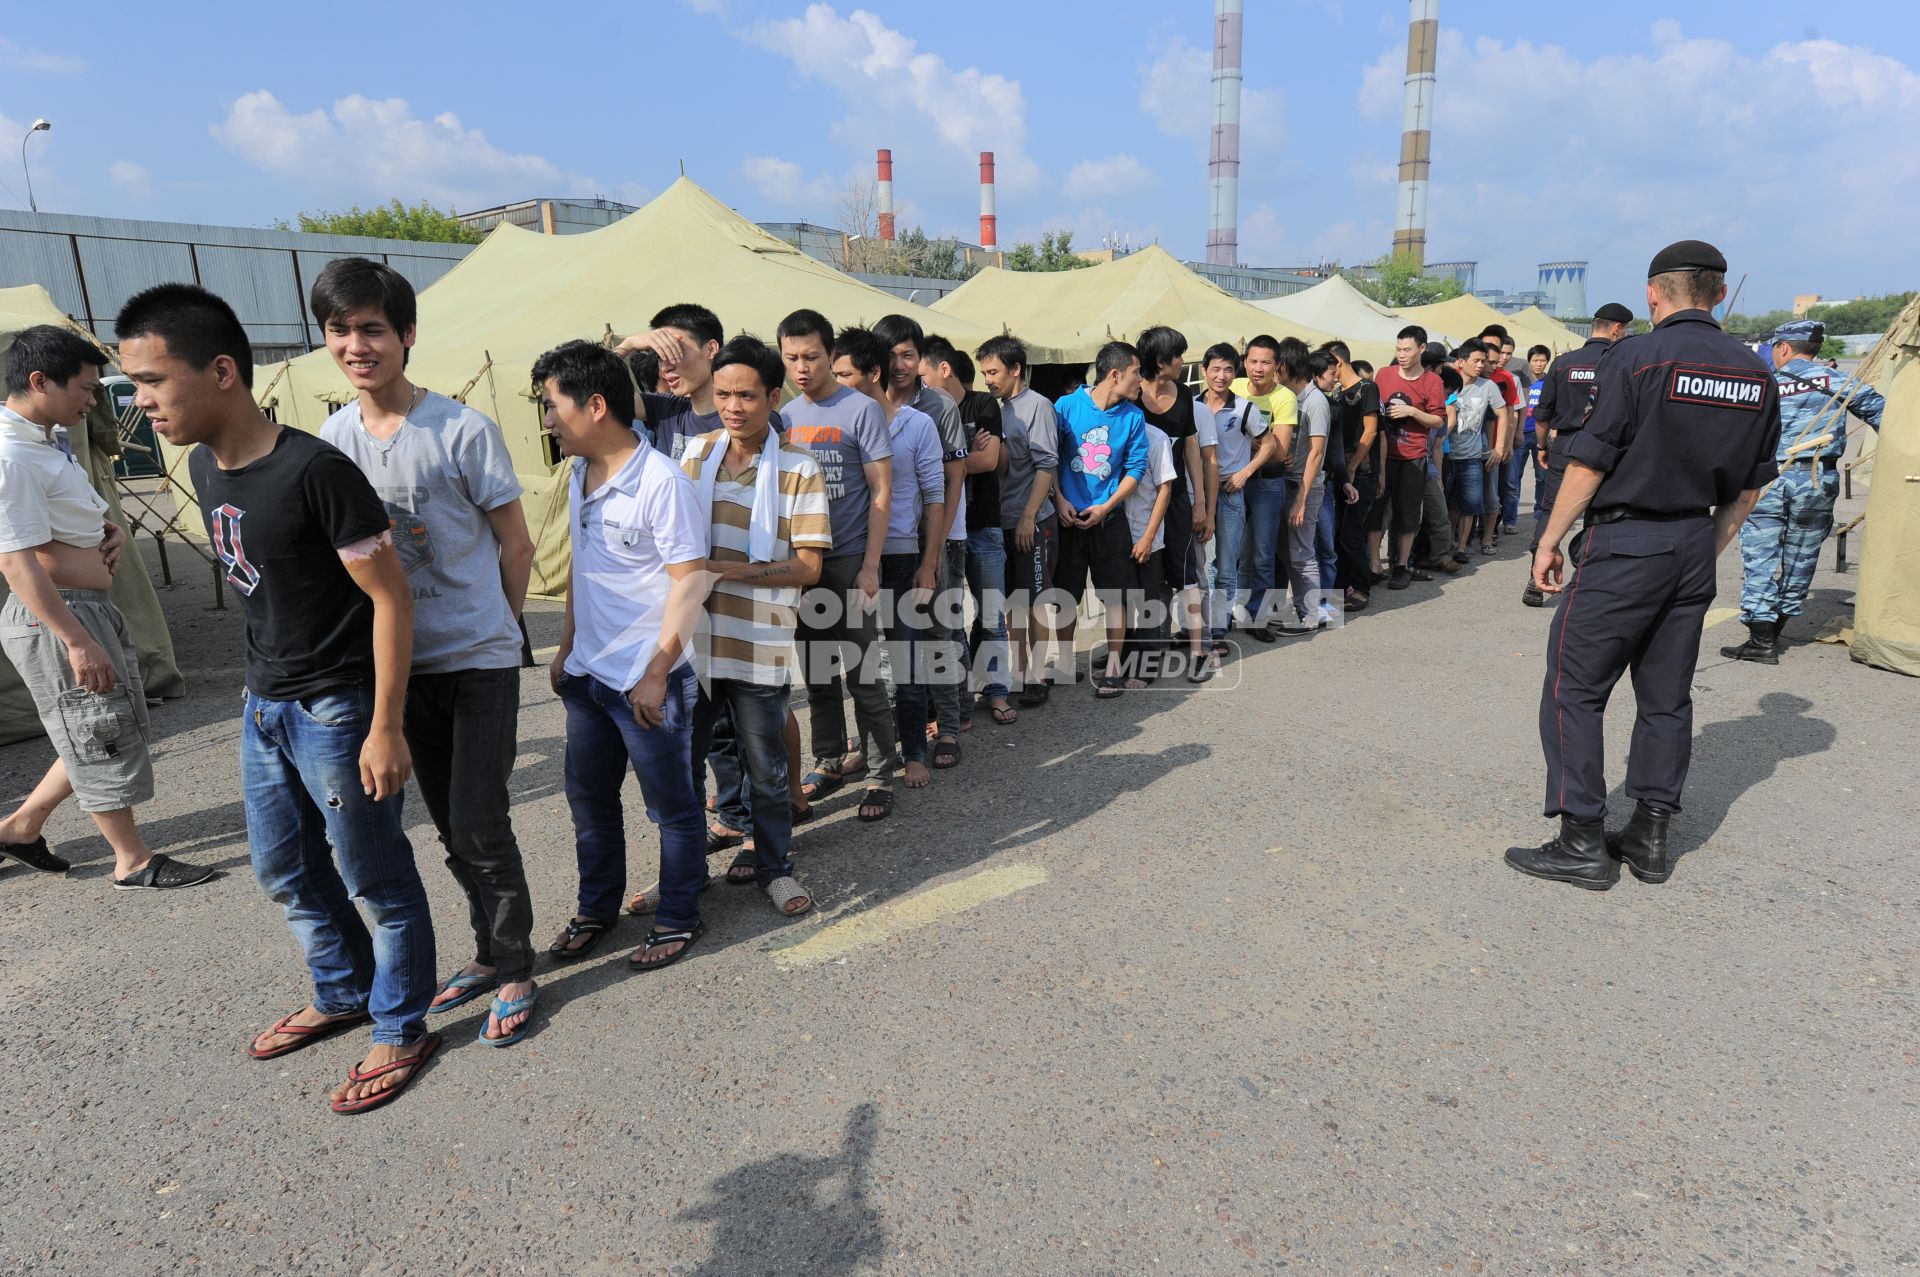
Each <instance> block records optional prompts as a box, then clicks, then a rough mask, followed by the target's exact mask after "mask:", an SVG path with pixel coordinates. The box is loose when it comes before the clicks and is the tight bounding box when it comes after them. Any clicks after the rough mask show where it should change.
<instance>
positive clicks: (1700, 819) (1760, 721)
mask: <svg viewBox="0 0 1920 1277" xmlns="http://www.w3.org/2000/svg"><path fill="white" fill-rule="evenodd" d="M1812 708H1813V702H1812V701H1809V700H1807V699H1806V698H1805V697H1802V696H1795V695H1794V694H1793V693H1792V692H1768V693H1767V694H1766V695H1764V696H1762V697H1761V698H1760V712H1759V713H1758V714H1748V715H1746V716H1745V717H1743V718H1730V719H1723V720H1721V721H1720V722H1716V723H1709V724H1707V727H1706V729H1705V730H1704V731H1702V732H1701V733H1700V734H1699V735H1698V736H1696V737H1694V738H1693V757H1694V758H1695V759H1699V760H1702V761H1704V762H1706V763H1707V766H1705V767H1699V768H1696V774H1695V775H1694V776H1693V777H1691V778H1690V781H1689V783H1688V785H1687V791H1686V807H1685V809H1684V810H1683V811H1682V812H1681V814H1680V816H1679V818H1678V819H1677V820H1675V821H1674V827H1673V859H1674V860H1675V861H1676V862H1677V861H1679V860H1680V859H1681V858H1682V857H1684V856H1686V855H1688V854H1689V853H1691V852H1694V851H1698V850H1699V849H1700V848H1702V847H1704V846H1706V845H1707V843H1709V842H1711V841H1712V840H1713V836H1714V835H1715V834H1717V833H1719V832H1720V826H1721V823H1722V822H1724V821H1725V820H1726V818H1727V813H1728V812H1729V811H1731V810H1732V809H1733V805H1734V804H1735V803H1737V802H1739V801H1740V799H1741V797H1742V796H1743V795H1744V794H1745V793H1746V792H1747V791H1748V790H1750V789H1752V788H1754V787H1755V786H1756V785H1759V784H1762V783H1763V782H1765V781H1767V780H1770V779H1772V777H1773V774H1774V772H1776V771H1778V770H1779V768H1780V765H1781V764H1782V763H1785V762H1788V761H1790V760H1792V759H1795V758H1805V757H1808V756H1810V755H1813V754H1824V753H1826V752H1827V751H1828V750H1829V749H1832V748H1833V746H1834V743H1835V741H1836V740H1838V738H1839V733H1838V732H1837V731H1835V730H1834V727H1833V724H1831V723H1829V722H1827V721H1826V720H1825V719H1822V718H1813V717H1811V716H1809V715H1808V713H1807V711H1808V710H1810V709H1812ZM1701 773H1704V774H1701ZM1612 800H1618V801H1619V802H1620V803H1622V804H1624V805H1625V807H1626V808H1627V809H1628V810H1631V808H1632V805H1633V804H1632V800H1631V799H1628V798H1627V797H1626V796H1625V789H1624V787H1623V786H1619V785H1616V786H1615V787H1614V790H1613V793H1612V795H1610V805H1612Z"/></svg>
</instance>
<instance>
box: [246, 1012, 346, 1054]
mask: <svg viewBox="0 0 1920 1277" xmlns="http://www.w3.org/2000/svg"><path fill="white" fill-rule="evenodd" d="M300 1010H301V1011H304V1010H306V1008H305V1007H302V1008H300ZM299 1014H300V1011H295V1012H293V1014H292V1015H287V1016H283V1017H281V1020H280V1023H278V1024H276V1025H274V1026H273V1027H272V1028H271V1029H268V1030H267V1032H268V1033H279V1034H288V1033H290V1034H293V1035H295V1036H294V1039H293V1041H291V1042H288V1043H286V1044H285V1045H284V1046H276V1047H270V1048H269V1049H267V1050H265V1051H258V1050H255V1049H254V1046H253V1043H251V1042H249V1043H247V1054H248V1055H249V1056H251V1057H253V1058H254V1059H256V1060H276V1059H279V1058H280V1057H281V1056H283V1055H290V1054H292V1053H293V1052H295V1051H298V1050H300V1049H301V1048H303V1047H309V1046H312V1045H313V1044H314V1043H315V1042H322V1041H325V1040H326V1039H327V1038H330V1037H332V1036H333V1035H334V1034H336V1033H345V1032H346V1031H347V1030H348V1029H351V1028H354V1027H355V1026H357V1025H361V1024H365V1023H367V1022H368V1021H369V1020H371V1019H373V1017H372V1016H370V1015H368V1014H367V1013H366V1012H365V1011H362V1012H361V1013H360V1014H358V1015H349V1016H345V1017H342V1018H341V1019H338V1020H328V1021H327V1022H326V1023H325V1024H294V1023H292V1021H293V1017H294V1016H295V1015H299Z"/></svg>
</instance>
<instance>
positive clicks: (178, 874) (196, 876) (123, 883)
mask: <svg viewBox="0 0 1920 1277" xmlns="http://www.w3.org/2000/svg"><path fill="white" fill-rule="evenodd" d="M219 872H220V871H219V870H218V869H203V868H201V867H200V866H199V865H190V864H188V863H186V862H185V861H184V860H175V859H174V858H173V857H172V856H162V855H160V854H159V853H157V852H156V853H155V854H154V856H153V858H152V859H151V860H149V861H147V867H146V868H144V869H142V870H140V871H139V872H138V873H130V874H128V875H127V876H126V877H124V878H115V879H114V880H113V889H114V890H115V891H168V890H171V889H172V888H174V887H197V886H199V885H200V884H201V883H203V882H205V881H207V879H209V878H211V877H213V876H214V875H215V874H217V873H219Z"/></svg>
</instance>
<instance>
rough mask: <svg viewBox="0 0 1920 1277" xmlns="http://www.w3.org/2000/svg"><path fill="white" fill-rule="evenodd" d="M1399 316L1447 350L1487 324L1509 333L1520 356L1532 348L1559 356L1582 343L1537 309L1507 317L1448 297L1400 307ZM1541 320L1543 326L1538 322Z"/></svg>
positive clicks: (1471, 301)
mask: <svg viewBox="0 0 1920 1277" xmlns="http://www.w3.org/2000/svg"><path fill="white" fill-rule="evenodd" d="M1529 311H1530V312H1532V313H1531V314H1530V313H1529ZM1399 314H1400V316H1401V318H1403V319H1404V320H1406V322H1408V323H1409V324H1418V325H1420V326H1421V327H1422V328H1424V329H1426V330H1427V336H1428V337H1429V338H1430V339H1432V340H1434V341H1444V342H1446V343H1447V344H1448V345H1450V346H1456V345H1459V344H1460V343H1461V342H1464V341H1471V340H1473V339H1474V338H1475V337H1478V336H1479V335H1480V334H1481V333H1482V332H1483V331H1484V330H1485V329H1486V327H1487V325H1489V324H1499V325H1501V326H1502V327H1504V328H1505V329H1506V330H1507V331H1508V332H1509V333H1511V334H1512V335H1513V343H1514V346H1515V347H1516V348H1517V349H1518V350H1519V351H1520V353H1522V354H1525V353H1526V349H1527V347H1529V346H1534V345H1541V346H1546V347H1547V348H1549V349H1550V350H1552V351H1553V352H1554V353H1555V354H1559V353H1560V352H1561V351H1563V350H1572V349H1573V348H1574V347H1575V346H1578V345H1580V343H1581V341H1582V340H1583V339H1582V338H1581V337H1579V336H1578V335H1577V334H1575V333H1574V331H1573V330H1572V329H1571V328H1568V327H1566V326H1565V325H1564V324H1560V323H1556V322H1555V321H1554V320H1553V319H1552V318H1551V317H1550V316H1549V315H1547V313H1546V312H1545V311H1542V310H1540V309H1539V308H1538V307H1529V308H1528V310H1523V311H1520V312H1518V313H1517V314H1512V315H1508V314H1505V313H1503V312H1501V311H1497V310H1495V309H1494V308H1493V307H1491V306H1489V305H1487V304H1486V303H1485V302H1483V301H1481V300H1480V299H1479V298H1478V297H1467V296H1462V297H1450V298H1448V299H1447V300H1446V301H1443V302H1434V303H1433V304H1432V305H1430V306H1402V307H1401V308H1400V310H1399ZM1535 316H1538V318H1537V319H1536V318H1535ZM1542 320H1544V321H1545V322H1544V323H1542V322H1540V321H1542Z"/></svg>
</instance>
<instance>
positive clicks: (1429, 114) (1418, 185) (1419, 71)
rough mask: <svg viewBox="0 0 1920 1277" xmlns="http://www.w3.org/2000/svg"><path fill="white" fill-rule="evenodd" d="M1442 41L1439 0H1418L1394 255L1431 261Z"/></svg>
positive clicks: (1411, 33)
mask: <svg viewBox="0 0 1920 1277" xmlns="http://www.w3.org/2000/svg"><path fill="white" fill-rule="evenodd" d="M1439 37H1440V0H1413V20H1412V24H1411V25H1410V26H1408V28H1407V93H1406V104H1405V106H1404V107H1403V108H1402V118H1401V124H1400V127H1401V128H1402V130H1404V131H1403V132H1402V133H1401V134H1400V200H1399V209H1398V211H1397V212H1396V213H1395V215H1394V221H1393V252H1394V256H1396V257H1397V256H1399V255H1400V254H1402V253H1408V254H1411V255H1412V257H1413V261H1414V264H1415V265H1416V266H1423V265H1425V264H1426V260H1427V170H1428V168H1429V166H1430V164H1431V163H1432V160H1433V133H1432V129H1433V54H1434V47H1435V45H1436V44H1438V42H1439Z"/></svg>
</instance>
